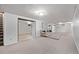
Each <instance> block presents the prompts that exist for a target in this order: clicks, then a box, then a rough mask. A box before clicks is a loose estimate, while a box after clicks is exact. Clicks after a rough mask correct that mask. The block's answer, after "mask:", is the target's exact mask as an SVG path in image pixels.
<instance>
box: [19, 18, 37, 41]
mask: <svg viewBox="0 0 79 59" xmlns="http://www.w3.org/2000/svg"><path fill="white" fill-rule="evenodd" d="M35 37H36V22H35V21H32V20H27V19H22V18H18V41H19V42H22V41H28V40H32V39H35Z"/></svg>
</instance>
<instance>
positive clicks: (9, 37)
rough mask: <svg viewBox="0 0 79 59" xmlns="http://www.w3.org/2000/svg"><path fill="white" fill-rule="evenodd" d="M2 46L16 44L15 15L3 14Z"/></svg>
mask: <svg viewBox="0 0 79 59" xmlns="http://www.w3.org/2000/svg"><path fill="white" fill-rule="evenodd" d="M3 26H4V45H10V44H13V43H17V15H13V14H10V13H4V16H3Z"/></svg>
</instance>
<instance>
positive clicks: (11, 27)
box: [3, 12, 41, 45]
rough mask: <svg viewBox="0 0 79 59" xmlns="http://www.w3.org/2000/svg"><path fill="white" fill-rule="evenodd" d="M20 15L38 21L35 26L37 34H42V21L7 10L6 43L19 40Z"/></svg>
mask: <svg viewBox="0 0 79 59" xmlns="http://www.w3.org/2000/svg"><path fill="white" fill-rule="evenodd" d="M18 17H19V18H23V19H28V20H34V21H35V22H36V27H34V28H36V36H39V35H40V29H41V21H39V20H35V19H31V18H27V17H23V16H18V15H14V14H11V13H7V12H5V13H4V17H3V21H4V45H10V44H14V43H17V42H18V32H17V31H18V30H17V29H18V27H17V25H18V23H17V22H18V21H17V20H18Z"/></svg>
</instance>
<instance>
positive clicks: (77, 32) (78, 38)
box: [73, 5, 79, 51]
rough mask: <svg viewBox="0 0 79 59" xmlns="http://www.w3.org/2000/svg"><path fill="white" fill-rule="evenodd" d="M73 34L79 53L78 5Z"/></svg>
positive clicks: (78, 6)
mask: <svg viewBox="0 0 79 59" xmlns="http://www.w3.org/2000/svg"><path fill="white" fill-rule="evenodd" d="M73 34H74V41H75V43H76V46H77V48H78V51H79V5H77V8H76V11H75V14H74V18H73Z"/></svg>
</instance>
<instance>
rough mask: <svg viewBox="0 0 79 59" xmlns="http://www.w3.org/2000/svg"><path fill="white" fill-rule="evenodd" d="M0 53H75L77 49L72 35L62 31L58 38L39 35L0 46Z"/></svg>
mask: <svg viewBox="0 0 79 59" xmlns="http://www.w3.org/2000/svg"><path fill="white" fill-rule="evenodd" d="M56 35H57V34H56ZM58 35H59V34H58ZM58 35H57V36H58ZM52 37H53V36H52ZM0 53H14V54H15V53H17V54H24V53H25V54H77V53H78V51H77V48H76V46H75V43H74V41H73V37H72V35H71V34H69V33H63V34H62V35H61V36H60V38H59V40H55V39H52V38H49V37H48V38H45V37H39V38H37V39H34V40H28V41H22V42H18V43H17V44H13V45H9V46H1V47H0Z"/></svg>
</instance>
